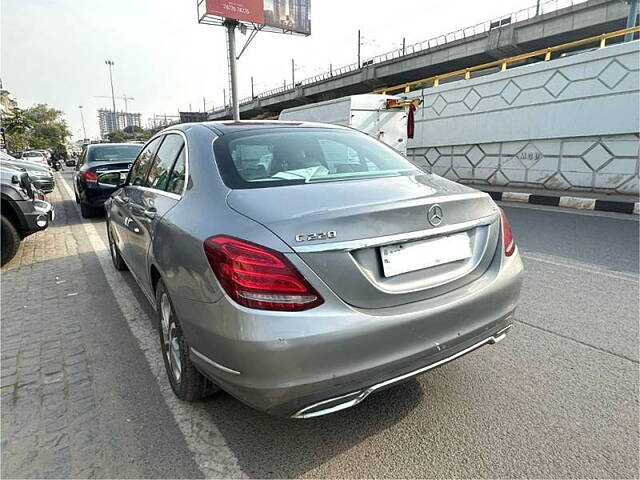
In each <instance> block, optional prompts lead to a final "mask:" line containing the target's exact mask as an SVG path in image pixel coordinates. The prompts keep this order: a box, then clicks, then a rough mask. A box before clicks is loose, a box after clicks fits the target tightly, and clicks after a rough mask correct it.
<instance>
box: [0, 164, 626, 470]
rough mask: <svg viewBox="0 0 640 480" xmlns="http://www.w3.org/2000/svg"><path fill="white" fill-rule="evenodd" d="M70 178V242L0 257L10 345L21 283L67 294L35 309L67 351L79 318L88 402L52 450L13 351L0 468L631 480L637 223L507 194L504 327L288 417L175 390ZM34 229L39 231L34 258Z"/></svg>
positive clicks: (126, 281)
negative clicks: (516, 261)
mask: <svg viewBox="0 0 640 480" xmlns="http://www.w3.org/2000/svg"><path fill="white" fill-rule="evenodd" d="M62 177H64V178H65V179H66V180H64V181H61V182H60V181H59V186H58V189H57V192H55V193H54V194H53V195H52V197H51V198H52V199H53V200H54V201H55V204H56V209H57V212H58V222H57V223H56V224H55V225H54V226H52V227H51V228H50V229H49V231H47V232H44V233H43V234H42V236H41V238H51V239H52V240H51V241H52V242H54V243H55V245H60V247H59V248H60V249H61V250H60V251H62V252H66V253H62V254H60V255H58V256H55V255H53V256H52V258H51V256H50V257H47V255H46V253H42V258H41V259H40V260H38V261H36V260H33V261H31V260H30V259H29V258H25V257H23V258H22V259H18V260H16V261H14V262H12V263H11V264H9V265H8V266H7V267H5V269H3V279H2V282H3V283H2V287H3V288H2V314H3V324H2V328H3V335H2V349H3V351H10V350H12V349H14V344H19V345H23V344H25V343H27V344H28V343H29V341H28V340H26V339H25V336H24V335H23V336H22V340H21V342H22V343H20V341H17V340H15V338H16V337H17V336H19V335H22V333H21V332H22V331H23V330H24V328H25V326H26V325H27V323H26V321H23V322H22V323H19V322H18V320H17V318H18V316H19V315H22V314H23V312H25V311H26V312H29V310H28V309H27V310H21V309H22V304H26V303H27V302H28V300H25V299H24V298H22V297H20V293H19V292H20V287H21V286H24V285H31V284H32V283H31V282H32V281H37V282H38V284H39V286H40V287H42V288H44V289H46V290H47V291H51V292H59V293H56V294H54V293H52V294H51V298H53V299H54V301H55V302H57V303H56V308H55V310H54V311H52V312H51V313H50V314H51V315H52V318H53V321H51V324H49V321H48V320H47V317H46V316H44V315H47V314H49V313H45V312H44V311H42V312H40V314H39V315H40V316H38V315H34V316H33V317H29V316H27V318H33V319H34V320H33V321H34V322H35V321H38V322H40V323H38V324H37V325H39V326H40V327H41V328H42V330H43V331H44V333H43V334H42V335H43V337H42V338H41V340H40V341H42V342H46V340H45V337H48V335H49V333H47V332H48V330H47V329H53V328H56V329H58V328H59V329H61V330H60V331H61V332H62V334H60V338H61V344H62V347H61V348H62V351H63V352H64V351H65V350H64V349H65V348H66V347H65V338H66V335H67V332H69V331H71V330H73V331H76V330H74V329H77V330H78V331H77V333H76V334H75V335H76V337H74V338H77V341H78V342H80V343H81V344H82V346H83V348H84V350H83V351H84V352H86V359H85V360H83V362H84V363H86V370H87V371H88V374H87V376H88V379H87V378H85V377H83V378H82V382H86V383H82V384H84V385H88V387H87V389H88V390H90V392H89V393H87V394H86V395H85V397H86V398H91V402H88V403H89V407H87V408H85V409H83V410H82V412H83V413H82V415H83V417H82V418H83V420H82V421H81V422H79V421H77V419H76V418H75V417H74V415H72V412H73V411H74V408H75V400H74V399H73V398H71V397H69V398H64V394H63V396H62V397H61V398H62V400H61V401H62V402H63V403H64V404H65V405H66V409H67V414H66V416H60V418H61V419H62V420H60V422H62V423H63V425H62V427H61V429H60V430H58V431H60V432H63V435H64V439H63V440H59V442H62V443H61V444H64V445H66V446H65V447H64V448H59V446H57V445H53V444H51V445H49V444H46V446H42V442H41V440H40V439H41V438H46V435H49V434H50V432H48V430H47V428H48V427H47V425H50V423H47V422H44V423H43V422H39V423H38V426H37V427H33V428H30V426H31V425H32V424H33V423H34V422H35V421H36V420H35V418H36V417H38V418H40V417H43V416H44V415H47V413H46V412H45V410H40V409H36V410H33V408H31V407H30V406H29V405H30V403H29V402H31V401H33V399H34V398H35V403H33V405H36V403H37V401H41V403H42V404H43V405H44V404H47V403H48V402H47V401H46V400H44V399H43V398H44V397H43V395H46V393H43V392H44V391H45V390H46V388H47V380H46V378H45V380H42V378H44V377H42V376H41V377H38V378H39V379H40V380H38V379H36V380H35V385H36V386H35V387H34V388H32V389H31V390H28V389H26V387H28V386H29V385H26V386H25V385H22V386H21V385H20V372H21V370H20V368H21V363H20V362H21V358H22V356H21V355H22V353H20V352H19V351H18V353H16V355H17V358H18V360H17V364H18V367H17V372H18V373H17V376H16V380H15V384H14V385H13V386H12V385H9V384H8V382H7V385H5V381H4V378H5V374H4V373H3V390H2V393H3V416H2V427H3V441H2V460H3V462H2V465H3V467H2V474H3V476H5V477H7V476H11V477H13V476H29V475H33V474H34V473H35V474H37V476H46V474H47V473H48V472H57V473H58V474H59V476H103V477H104V476H109V477H202V476H220V477H243V476H244V477H258V478H284V477H340V478H348V477H359V478H362V477H396V478H397V477H492V478H497V477H510V478H511V477H549V478H560V477H562V478H578V477H580V478H584V477H599V478H605V477H606V478H631V477H633V478H636V477H638V475H639V472H638V464H639V454H638V439H639V431H638V425H639V411H638V408H639V405H638V387H639V383H638V380H639V379H638V333H639V332H638V318H639V311H638V288H639V283H638V250H639V240H638V221H637V219H636V218H634V217H632V216H627V215H616V214H606V215H604V214H594V213H593V212H591V213H589V214H582V213H576V212H571V211H564V210H562V209H557V208H556V209H547V208H531V207H513V206H508V205H504V208H505V210H506V212H507V214H508V215H509V218H510V220H511V223H512V226H513V229H514V233H515V236H516V239H517V241H518V245H519V248H520V251H521V253H522V256H523V260H524V263H525V268H526V280H525V284H524V289H523V292H522V297H521V303H520V307H519V309H518V311H517V314H516V324H515V328H514V329H513V331H512V333H511V334H510V335H509V336H508V337H507V339H506V340H505V341H503V342H501V343H499V344H498V345H496V346H492V347H485V348H482V349H480V350H479V351H477V352H474V353H473V354H471V355H468V356H466V357H463V358H462V359H460V360H457V361H455V362H453V363H450V364H448V365H446V366H444V367H442V368H439V369H436V370H435V371H431V372H428V373H427V374H425V375H423V376H421V377H419V378H418V379H416V380H413V381H410V382H408V383H405V384H403V385H400V386H398V387H396V388H393V389H390V390H387V391H383V392H381V393H378V394H376V395H374V396H371V397H369V398H368V399H367V400H366V401H364V402H363V403H362V404H360V405H358V406H356V407H354V408H352V409H349V410H345V411H343V412H339V413H337V414H334V415H330V416H326V417H320V418H316V419H311V420H290V419H280V418H274V417H271V416H268V415H266V414H263V413H260V412H256V411H254V410H252V409H250V408H249V407H246V406H244V405H242V404H241V403H239V402H238V401H236V400H235V399H233V398H232V397H230V396H229V395H226V394H224V393H223V394H218V395H215V396H213V397H211V398H208V399H207V400H205V401H203V402H199V403H196V404H184V403H181V402H178V401H177V400H176V399H175V398H174V397H173V395H172V393H171V391H170V389H169V387H168V384H167V381H166V379H165V376H164V371H163V370H162V368H163V367H162V364H161V360H160V355H159V353H158V351H157V337H156V335H157V333H156V330H155V320H154V318H155V316H154V314H153V312H152V310H151V308H150V307H149V306H148V305H147V303H146V300H145V298H143V296H142V294H141V292H140V290H139V289H138V287H137V286H136V285H135V283H134V281H133V280H132V278H131V275H130V274H129V273H120V272H116V271H115V270H114V269H113V268H112V267H111V265H110V263H109V257H108V252H107V250H106V247H105V245H106V233H105V229H104V220H103V219H94V220H91V221H83V220H81V219H80V217H79V214H78V212H77V209H76V206H75V203H74V202H73V201H72V199H71V197H70V195H69V191H68V190H67V189H66V188H65V183H64V182H65V181H66V182H68V181H69V179H70V175H69V173H68V172H65V173H64V174H62ZM38 235H40V234H38ZM45 235H49V237H45ZM39 241H41V240H39V239H38V238H34V239H30V240H29V242H31V244H33V251H34V252H35V253H34V258H39V257H37V251H38V248H39V247H38V242H39ZM31 244H30V245H31ZM30 245H28V246H27V247H28V248H27V250H29V249H31V248H32V247H31V246H30ZM65 249H68V251H67V250H65ZM69 265H71V267H69ZM34 277H35V278H34ZM63 277H64V278H63ZM58 282H66V283H58ZM70 295H71V296H70ZM24 308H25V309H26V308H27V307H26V306H25V307H24ZM39 308H41V309H43V310H44V308H45V306H44V305H42V306H41V307H39ZM47 312H50V311H49V310H47ZM43 316H44V317H43ZM36 319H37V320H36ZM11 322H14V323H15V322H18V325H19V326H18V327H15V328H13V327H11ZM56 322H57V323H56ZM56 325H58V326H56ZM40 327H38V328H40ZM56 332H58V330H56ZM39 338H40V337H39ZM9 342H12V343H11V344H10V343H9ZM43 344H44V343H43ZM16 348H17V349H18V350H20V349H23V348H24V347H22V346H19V347H16ZM42 348H45V347H42ZM78 348H80V347H78ZM52 355H53V354H52ZM64 355H66V353H64ZM3 358H5V357H4V353H3ZM6 358H8V357H6ZM64 358H65V360H64V367H63V373H64V375H72V373H69V372H71V370H67V368H68V367H67V360H66V358H67V357H66V356H65V357H64ZM3 361H5V360H3ZM84 363H83V364H84ZM43 368H44V367H43ZM4 369H5V366H4V364H3V372H4ZM43 371H44V370H43ZM42 375H44V374H42ZM7 378H8V377H7ZM71 378H72V377H71ZM63 381H64V382H67V381H68V380H67V377H66V376H65V377H64V380H63ZM38 382H40V383H42V385H40V383H38ZM69 382H71V380H69ZM77 384H78V383H77V382H75V383H74V382H71V383H69V385H67V386H66V387H64V388H61V391H63V392H67V391H71V390H73V386H74V385H77ZM11 388H13V389H11ZM21 389H23V390H21ZM21 392H22V393H21ZM21 402H23V403H24V402H27V403H25V404H24V405H26V406H24V405H23V403H21ZM43 408H44V407H43ZM47 418H48V417H47ZM45 420H46V418H45ZM43 425H44V426H43ZM25 428H26V431H25ZM87 432H89V433H87ZM76 436H79V437H80V439H81V440H77V439H76ZM34 438H36V439H38V440H33V439H34ZM56 438H58V437H56ZM34 442H36V443H34ZM38 442H40V443H38ZM52 442H53V440H52ZM65 442H66V443H65ZM61 450H64V452H63V453H59V452H60V451H61ZM32 452H35V453H32ZM61 457H63V458H62V459H61Z"/></svg>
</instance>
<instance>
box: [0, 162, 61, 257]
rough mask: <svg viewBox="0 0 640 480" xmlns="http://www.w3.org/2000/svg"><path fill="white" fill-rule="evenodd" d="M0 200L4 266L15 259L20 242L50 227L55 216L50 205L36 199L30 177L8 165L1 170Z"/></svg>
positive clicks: (0, 167)
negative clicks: (0, 202) (0, 203)
mask: <svg viewBox="0 0 640 480" xmlns="http://www.w3.org/2000/svg"><path fill="white" fill-rule="evenodd" d="M0 197H1V199H2V200H1V201H2V205H1V206H0V212H1V214H0V216H1V217H2V231H1V232H0V240H1V243H2V263H1V264H2V265H4V264H6V263H7V262H8V261H9V260H11V259H12V258H13V257H14V256H15V255H16V253H17V252H18V248H19V247H20V241H21V240H22V239H23V238H25V237H27V236H29V235H31V234H32V233H35V232H38V231H40V230H44V229H45V228H47V227H48V226H49V222H51V221H53V216H54V213H53V208H52V207H51V204H50V203H48V202H45V201H44V200H39V199H37V198H36V191H35V190H34V188H33V185H32V184H31V180H30V179H29V175H28V174H27V173H26V172H24V171H23V170H19V169H15V168H11V167H9V166H8V165H3V166H0ZM43 198H44V196H43Z"/></svg>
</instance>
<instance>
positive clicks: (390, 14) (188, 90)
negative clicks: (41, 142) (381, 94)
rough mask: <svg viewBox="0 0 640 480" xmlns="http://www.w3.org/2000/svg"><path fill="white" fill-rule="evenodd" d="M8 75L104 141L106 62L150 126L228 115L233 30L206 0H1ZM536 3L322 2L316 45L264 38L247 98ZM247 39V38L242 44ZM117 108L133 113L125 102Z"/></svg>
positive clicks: (7, 83)
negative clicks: (203, 6) (212, 22)
mask: <svg viewBox="0 0 640 480" xmlns="http://www.w3.org/2000/svg"><path fill="white" fill-rule="evenodd" d="M0 4H1V12H0V13H1V18H0V22H1V46H0V62H1V63H0V74H1V76H2V82H3V85H4V88H6V89H7V90H9V91H10V92H11V95H12V96H13V97H14V98H16V99H17V100H18V102H19V105H20V107H23V108H25V107H29V106H31V105H33V104H36V103H48V104H50V105H52V106H54V107H56V108H59V109H60V110H63V111H64V112H65V116H66V119H67V122H68V123H69V126H70V129H71V131H72V133H73V135H74V136H75V137H76V138H81V137H82V134H81V130H80V129H81V120H80V113H79V109H78V105H83V106H84V112H85V121H86V127H87V134H88V135H89V136H90V137H96V136H97V135H98V133H99V129H98V120H97V109H98V108H101V107H105V108H111V100H110V99H106V98H105V99H101V98H95V97H96V96H98V95H110V87H109V76H108V71H107V66H106V65H105V63H104V61H105V59H107V58H108V59H111V60H113V61H114V62H115V67H114V70H113V76H114V88H115V94H116V95H123V94H126V95H127V96H131V97H134V98H135V101H130V102H129V111H134V112H141V113H142V118H143V123H144V124H145V126H146V122H147V118H148V117H150V116H152V115H154V114H168V115H176V114H177V112H178V110H179V109H182V110H187V109H189V106H190V105H191V108H192V109H193V110H201V109H202V108H203V107H202V103H203V101H202V98H203V97H205V98H206V101H207V108H208V109H210V108H211V107H212V106H213V105H216V106H220V105H222V99H223V89H225V88H227V85H228V79H227V63H226V56H225V36H224V35H225V34H224V29H223V28H222V27H215V26H208V25H199V24H198V23H197V18H196V0H0ZM533 4H535V0H483V1H480V0H446V1H443V0H311V22H312V34H311V36H310V37H295V36H289V35H278V34H273V33H260V34H258V36H257V37H256V39H255V40H254V42H253V43H252V44H251V45H250V47H249V48H248V50H247V51H246V53H245V54H244V55H243V56H242V58H241V59H240V62H239V73H240V88H241V92H240V95H241V97H244V96H247V95H249V94H250V91H251V87H250V77H251V76H253V77H254V79H255V85H256V93H258V92H260V91H263V90H268V89H270V88H274V87H277V86H279V85H282V82H283V80H285V79H286V80H287V82H290V81H291V59H292V58H294V59H295V61H296V64H297V66H298V69H297V71H296V78H297V79H302V78H305V77H309V76H313V75H315V74H317V73H322V72H323V71H328V69H329V64H330V63H331V64H333V66H334V68H335V67H339V66H342V65H347V64H350V63H353V62H355V61H356V58H357V57H356V55H357V30H358V29H361V30H362V34H363V37H364V39H365V40H364V42H365V45H364V46H363V51H362V55H363V59H366V57H371V56H374V55H376V54H378V53H383V52H385V51H388V50H391V49H393V48H397V47H398V46H400V45H401V44H402V38H403V37H406V40H407V44H410V43H415V42H419V41H422V40H426V39H428V38H431V37H434V36H436V35H438V34H442V33H447V32H451V31H453V30H457V29H459V28H464V27H468V26H471V25H474V24H477V23H481V22H483V21H485V20H489V19H492V18H496V17H501V16H502V15H504V14H508V13H511V12H514V11H517V10H520V9H523V8H527V7H530V6H531V5H533ZM245 38H246V37H243V36H242V35H240V34H239V33H238V44H239V45H242V44H243V42H244V40H245ZM116 102H117V104H116V106H117V108H118V109H124V104H123V102H122V101H121V100H116Z"/></svg>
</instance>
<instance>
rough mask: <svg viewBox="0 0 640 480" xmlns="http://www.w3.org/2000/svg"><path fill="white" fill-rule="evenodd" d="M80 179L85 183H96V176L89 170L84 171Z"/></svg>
mask: <svg viewBox="0 0 640 480" xmlns="http://www.w3.org/2000/svg"><path fill="white" fill-rule="evenodd" d="M82 178H84V181H85V182H87V183H98V174H97V173H96V172H92V171H91V170H85V172H84V173H83V174H82Z"/></svg>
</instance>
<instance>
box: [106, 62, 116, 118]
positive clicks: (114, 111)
mask: <svg viewBox="0 0 640 480" xmlns="http://www.w3.org/2000/svg"><path fill="white" fill-rule="evenodd" d="M104 63H105V65H107V66H108V67H109V83H110V84H111V101H112V103H113V127H114V128H115V130H118V113H117V112H116V96H115V94H114V93H113V72H112V71H111V68H112V67H113V66H114V65H115V63H114V62H113V60H105V61H104Z"/></svg>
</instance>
